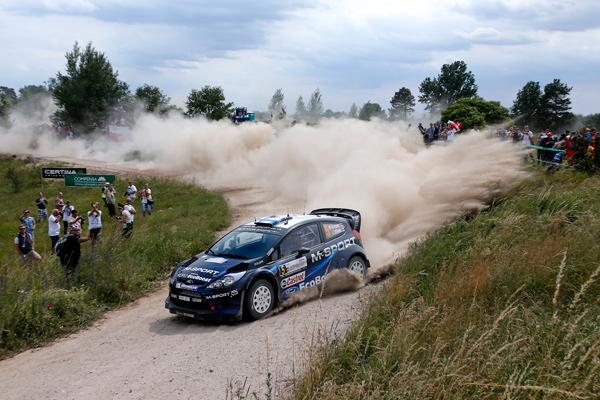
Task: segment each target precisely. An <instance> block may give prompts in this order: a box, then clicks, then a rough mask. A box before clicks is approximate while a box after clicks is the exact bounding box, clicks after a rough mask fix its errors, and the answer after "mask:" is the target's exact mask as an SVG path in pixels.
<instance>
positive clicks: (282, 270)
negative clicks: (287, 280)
mask: <svg viewBox="0 0 600 400" xmlns="http://www.w3.org/2000/svg"><path fill="white" fill-rule="evenodd" d="M307 265H308V264H307V261H306V257H301V258H298V259H297V260H294V261H290V262H287V263H285V264H281V265H280V266H279V268H278V269H279V276H281V277H284V276H288V275H291V274H293V273H294V272H296V271H299V270H301V269H302V268H306V266H307Z"/></svg>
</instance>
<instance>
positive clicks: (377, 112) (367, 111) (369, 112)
mask: <svg viewBox="0 0 600 400" xmlns="http://www.w3.org/2000/svg"><path fill="white" fill-rule="evenodd" d="M371 118H382V119H383V118H385V111H384V110H383V109H382V108H381V106H380V105H379V104H377V103H371V102H370V101H367V102H366V103H365V104H364V105H363V106H362V108H361V109H360V112H359V113H358V119H362V120H363V121H370V120H371Z"/></svg>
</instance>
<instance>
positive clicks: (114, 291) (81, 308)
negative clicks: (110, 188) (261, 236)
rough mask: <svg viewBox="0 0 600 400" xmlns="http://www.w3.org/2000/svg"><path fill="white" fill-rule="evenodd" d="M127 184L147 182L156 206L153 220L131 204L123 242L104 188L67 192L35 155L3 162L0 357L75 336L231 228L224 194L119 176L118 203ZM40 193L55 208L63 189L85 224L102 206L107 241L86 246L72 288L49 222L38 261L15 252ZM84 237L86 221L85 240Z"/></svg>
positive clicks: (38, 234) (40, 233)
mask: <svg viewBox="0 0 600 400" xmlns="http://www.w3.org/2000/svg"><path fill="white" fill-rule="evenodd" d="M44 166H64V165H61V164H60V163H55V164H50V165H46V164H44ZM128 179H132V180H133V181H134V184H135V185H136V186H137V187H138V188H141V186H142V185H143V184H144V183H148V184H149V186H150V188H151V189H152V193H153V197H154V198H155V201H156V203H155V209H154V211H153V212H152V215H151V216H146V217H145V218H144V217H142V212H141V203H140V201H139V200H136V201H135V202H134V207H135V208H136V210H137V214H136V215H135V222H134V233H133V236H132V237H131V238H130V239H128V240H123V239H122V238H121V224H120V223H117V222H116V221H115V220H114V219H111V220H109V218H108V210H107V209H106V207H104V205H103V201H102V200H101V192H100V189H99V188H67V187H64V184H63V182H62V181H48V180H42V179H41V177H40V169H39V165H35V160H33V159H31V158H26V159H18V158H16V157H3V158H0V182H1V184H0V198H1V199H2V205H3V207H2V208H0V237H1V242H2V243H3V245H2V246H0V359H3V358H6V357H9V356H10V355H12V354H15V353H17V352H19V351H22V350H25V349H28V348H32V347H38V346H42V345H44V344H46V343H48V342H51V341H52V340H54V339H56V338H57V337H60V336H64V335H66V334H68V333H71V332H74V331H76V330H78V329H80V328H82V327H85V326H87V325H89V324H90V323H91V322H93V321H95V320H96V319H98V318H99V317H100V316H101V315H102V313H103V312H105V311H106V310H108V309H111V308H114V307H118V306H120V305H123V304H126V303H129V302H131V301H133V300H135V299H137V298H139V297H140V296H142V295H144V294H145V293H147V292H148V291H151V290H153V289H155V288H157V287H158V285H159V283H158V281H160V280H162V279H164V278H165V277H166V276H167V274H168V273H169V272H170V270H171V267H172V266H174V265H175V264H177V263H178V262H180V261H182V260H184V259H186V258H189V257H190V256H192V255H194V254H197V253H199V252H200V251H202V250H203V249H205V248H206V247H207V246H208V245H209V244H211V242H212V241H213V239H214V235H215V233H216V232H217V231H220V230H223V229H224V228H226V227H227V226H229V224H230V218H231V217H230V211H229V206H228V204H227V202H226V200H225V199H224V197H223V196H221V195H219V194H215V193H211V192H209V191H207V190H205V189H203V188H201V187H199V186H196V185H194V184H191V183H183V182H179V181H176V180H171V179H165V178H156V177H143V176H134V175H132V174H129V175H122V176H118V177H117V182H116V183H115V189H116V190H117V196H116V198H117V201H121V202H123V203H124V200H125V197H124V196H123V193H124V192H125V189H126V188H127V180H128ZM13 182H18V183H15V184H13ZM15 186H16V188H15ZM39 191H42V192H43V194H44V196H45V197H46V198H47V199H48V203H49V206H50V207H49V208H50V210H51V209H52V208H53V205H54V199H55V198H56V195H57V193H58V192H59V191H62V192H63V194H64V199H65V200H71V201H72V203H73V205H74V206H75V208H76V209H77V210H78V211H79V212H80V215H82V216H84V218H85V219H86V221H87V212H88V211H89V210H90V204H91V203H92V202H93V201H100V203H101V211H102V243H100V244H99V245H98V246H97V247H95V248H94V247H93V246H92V244H91V242H89V241H88V242H85V243H82V244H81V250H82V256H81V261H80V264H79V275H78V276H79V278H78V282H77V285H76V287H74V288H67V286H66V282H65V275H64V271H63V270H62V267H61V266H60V261H59V259H58V257H56V256H55V255H52V254H50V247H51V246H50V245H51V243H50V238H49V236H48V223H47V222H44V221H42V222H41V223H37V226H36V230H35V249H36V251H37V252H38V253H40V255H41V256H42V261H41V262H39V263H36V262H31V263H28V264H24V263H22V262H21V260H20V259H19V255H18V254H17V252H16V250H15V245H14V238H15V237H16V235H17V227H18V225H19V223H20V222H19V217H20V215H21V213H22V211H23V209H25V208H27V209H29V211H30V212H31V216H32V217H34V218H36V220H37V207H36V206H35V201H34V200H35V198H36V197H37V193H38V192H39ZM87 233H88V227H87V223H86V224H85V225H84V229H83V231H82V235H84V236H85V235H87ZM61 236H62V229H61Z"/></svg>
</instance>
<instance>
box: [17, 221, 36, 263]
mask: <svg viewBox="0 0 600 400" xmlns="http://www.w3.org/2000/svg"><path fill="white" fill-rule="evenodd" d="M15 247H16V248H17V253H19V255H20V256H21V259H22V260H23V261H27V260H28V259H30V258H31V259H34V260H36V261H41V259H42V256H40V255H39V254H38V253H36V251H35V250H34V248H35V243H34V241H33V236H31V235H30V234H29V233H27V228H26V227H25V225H23V224H21V225H19V234H18V235H17V237H16V238H15Z"/></svg>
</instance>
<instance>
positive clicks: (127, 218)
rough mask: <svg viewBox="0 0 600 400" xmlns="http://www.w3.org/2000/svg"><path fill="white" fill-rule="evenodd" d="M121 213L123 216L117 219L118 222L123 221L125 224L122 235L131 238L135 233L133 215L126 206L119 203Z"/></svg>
mask: <svg viewBox="0 0 600 400" xmlns="http://www.w3.org/2000/svg"><path fill="white" fill-rule="evenodd" d="M119 212H120V213H121V216H119V217H117V221H121V222H122V223H123V232H122V235H123V237H124V238H129V237H131V234H132V233H133V222H132V220H131V214H130V213H129V211H127V210H126V209H125V206H123V204H121V203H119Z"/></svg>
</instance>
